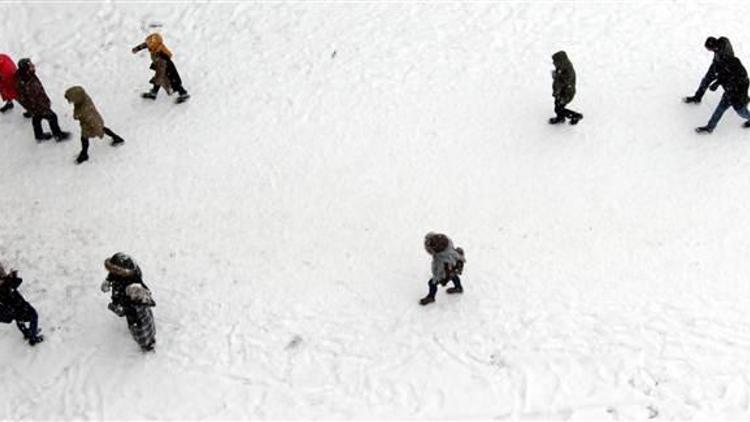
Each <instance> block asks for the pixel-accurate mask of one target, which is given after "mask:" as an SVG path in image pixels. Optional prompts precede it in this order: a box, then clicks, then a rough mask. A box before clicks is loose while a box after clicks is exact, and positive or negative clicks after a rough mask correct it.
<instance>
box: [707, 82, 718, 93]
mask: <svg viewBox="0 0 750 422" xmlns="http://www.w3.org/2000/svg"><path fill="white" fill-rule="evenodd" d="M708 89H710V90H711V91H716V90H717V89H719V84H718V83H716V84H713V85H711V86H709V87H708Z"/></svg>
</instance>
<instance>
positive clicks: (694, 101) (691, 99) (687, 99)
mask: <svg viewBox="0 0 750 422" xmlns="http://www.w3.org/2000/svg"><path fill="white" fill-rule="evenodd" d="M682 101H684V102H686V103H688V104H700V102H701V97H699V96H697V95H693V96H692V97H685V98H683V99H682Z"/></svg>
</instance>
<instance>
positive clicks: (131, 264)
mask: <svg viewBox="0 0 750 422" xmlns="http://www.w3.org/2000/svg"><path fill="white" fill-rule="evenodd" d="M104 268H106V269H107V271H109V272H110V273H112V274H115V275H119V276H122V277H131V276H133V275H135V274H136V273H137V272H138V265H136V263H135V261H134V260H133V258H131V257H130V256H128V255H126V254H124V253H122V252H117V253H116V254H114V255H112V256H111V257H110V258H107V259H105V260H104Z"/></svg>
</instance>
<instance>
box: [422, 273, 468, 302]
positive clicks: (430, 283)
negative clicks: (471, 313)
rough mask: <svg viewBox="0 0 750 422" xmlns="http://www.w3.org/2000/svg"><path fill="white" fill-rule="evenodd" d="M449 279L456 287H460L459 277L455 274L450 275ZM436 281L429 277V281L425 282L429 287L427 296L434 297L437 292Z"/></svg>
mask: <svg viewBox="0 0 750 422" xmlns="http://www.w3.org/2000/svg"><path fill="white" fill-rule="evenodd" d="M451 281H452V282H453V285H454V286H456V288H458V289H460V288H461V278H460V277H459V276H457V275H454V276H453V277H451ZM437 285H438V282H437V281H433V279H430V281H428V282H427V286H428V287H429V289H430V291H429V292H428V293H427V296H429V297H431V298H434V297H435V294H437Z"/></svg>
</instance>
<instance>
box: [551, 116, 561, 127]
mask: <svg viewBox="0 0 750 422" xmlns="http://www.w3.org/2000/svg"><path fill="white" fill-rule="evenodd" d="M564 121H565V117H563V116H556V117H552V118H550V119H549V124H551V125H556V124H558V123H562V122H564Z"/></svg>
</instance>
